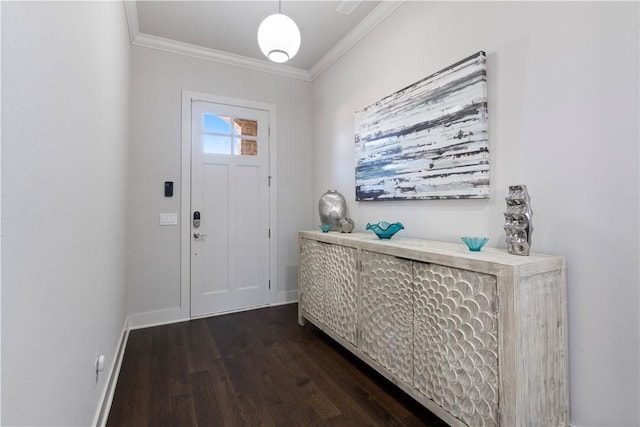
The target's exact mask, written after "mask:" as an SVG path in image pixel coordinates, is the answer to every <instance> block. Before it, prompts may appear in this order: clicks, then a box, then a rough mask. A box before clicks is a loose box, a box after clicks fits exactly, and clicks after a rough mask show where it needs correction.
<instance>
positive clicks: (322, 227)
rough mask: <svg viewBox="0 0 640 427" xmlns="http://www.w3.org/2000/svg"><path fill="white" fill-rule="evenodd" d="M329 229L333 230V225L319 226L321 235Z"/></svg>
mask: <svg viewBox="0 0 640 427" xmlns="http://www.w3.org/2000/svg"><path fill="white" fill-rule="evenodd" d="M331 228H333V224H320V230H322V232H323V233H327V232H328V231H330V230H331Z"/></svg>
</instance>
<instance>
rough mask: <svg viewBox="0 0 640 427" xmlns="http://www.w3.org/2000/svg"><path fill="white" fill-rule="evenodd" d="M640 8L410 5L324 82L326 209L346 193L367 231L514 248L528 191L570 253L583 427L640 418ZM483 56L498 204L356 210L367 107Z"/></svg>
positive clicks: (552, 240)
mask: <svg viewBox="0 0 640 427" xmlns="http://www.w3.org/2000/svg"><path fill="white" fill-rule="evenodd" d="M638 12H639V8H638V3H637V2H635V3H624V4H621V3H618V4H616V3H608V2H606V3H591V2H586V3H581V2H569V3H552V2H541V3H528V2H511V3H509V2H499V3H493V2H491V3H490V2H475V3H462V2H407V3H405V4H404V5H403V6H401V7H400V8H399V9H398V10H397V11H396V12H395V13H394V14H393V15H391V16H390V17H389V18H388V19H387V20H386V21H385V22H383V23H382V24H381V25H380V26H379V27H377V28H376V29H375V30H374V31H373V32H371V33H370V34H369V35H368V36H367V37H366V38H364V39H363V40H362V41H360V42H359V43H358V44H357V45H356V46H355V47H354V48H353V49H352V50H351V51H349V52H348V53H347V54H346V55H344V56H343V57H342V58H341V59H340V60H339V61H338V62H337V63H335V64H334V65H333V66H332V67H331V68H330V69H329V70H327V71H326V72H325V73H323V74H322V75H321V76H320V77H318V78H317V79H316V80H315V81H314V82H313V85H312V89H313V94H312V99H313V201H312V204H315V203H316V202H317V199H318V198H319V197H320V195H321V194H322V193H323V192H324V191H325V190H326V189H328V188H335V189H337V190H338V191H340V192H342V193H343V194H344V195H345V197H346V198H347V205H348V214H349V215H350V216H351V217H352V218H353V219H354V220H355V223H356V228H357V230H360V231H362V230H364V225H365V224H366V223H367V222H377V221H380V220H387V221H401V222H402V223H403V224H404V225H405V227H406V229H405V230H404V231H402V232H401V233H402V235H404V236H407V237H419V238H426V239H434V240H445V241H452V242H458V241H459V236H463V235H484V236H489V237H490V238H491V240H490V242H489V246H492V245H493V246H498V247H502V248H504V247H505V243H504V232H503V230H502V225H503V223H504V218H503V215H502V212H503V211H504V209H505V206H506V205H505V202H504V197H505V195H506V192H507V187H508V186H509V185H512V184H526V185H527V186H528V188H529V192H530V194H531V197H532V205H533V210H534V216H533V223H534V227H535V230H534V233H533V250H534V251H535V252H541V253H551V254H558V255H564V256H566V258H567V265H568V282H569V283H568V286H569V321H570V337H569V338H570V372H571V421H572V424H573V425H575V426H604V425H610V426H623V425H638V423H639V418H638V400H639V397H638V390H639V382H638V368H639V359H638V337H639V334H638V323H639V319H638V299H639V295H638V282H639V276H638V260H639V251H638V237H639V233H638V218H639V212H638V202H639V200H638V195H639V185H638V184H639V183H638V181H639V176H638V163H639V162H638V159H639V152H638V145H639V144H638V141H639V119H638V117H639V113H640V111H639V107H638V103H639V101H638V93H639V84H638V76H639V69H638V62H639V58H638V51H639V44H638V43H639V41H638V40H639V34H638V15H639V13H638ZM479 50H484V51H486V53H487V58H488V61H487V68H488V71H487V73H488V90H489V94H488V95H489V98H488V103H489V117H490V121H489V137H490V151H491V153H490V155H491V189H492V190H491V192H492V194H491V198H490V199H488V200H450V201H444V200H433V201H407V202H359V203H356V202H355V191H354V143H353V121H354V111H356V110H358V109H361V108H363V107H365V106H367V105H369V104H371V103H373V102H375V101H377V100H379V99H380V98H382V97H383V96H386V95H388V94H391V93H392V92H395V91H396V90H399V89H401V88H403V87H405V86H407V85H409V84H411V83H413V82H415V81H417V80H419V79H421V78H423V77H425V76H428V75H430V74H432V73H433V72H435V71H438V70H440V69H442V68H444V67H446V66H448V65H449V64H452V63H454V62H456V61H457V60H460V59H462V58H465V57H466V56H468V55H470V54H473V53H475V52H477V51H479ZM314 206H315V205H314ZM317 223H319V218H318V214H317V213H315V212H314V224H317Z"/></svg>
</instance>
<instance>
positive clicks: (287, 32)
mask: <svg viewBox="0 0 640 427" xmlns="http://www.w3.org/2000/svg"><path fill="white" fill-rule="evenodd" d="M281 6H282V0H279V1H278V13H274V14H273V15H270V16H267V17H266V18H265V19H264V21H262V23H261V24H260V27H258V45H259V46H260V50H261V51H262V53H264V54H265V56H266V57H267V58H269V59H270V60H271V61H273V62H280V63H282V62H287V61H288V60H290V59H291V58H293V57H294V56H295V55H296V53H298V49H299V48H300V30H298V26H297V25H296V23H295V22H293V19H291V18H289V17H288V16H287V15H283V14H282V13H280V9H281Z"/></svg>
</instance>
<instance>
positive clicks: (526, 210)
mask: <svg viewBox="0 0 640 427" xmlns="http://www.w3.org/2000/svg"><path fill="white" fill-rule="evenodd" d="M505 200H506V202H507V210H506V212H505V213H504V219H505V224H504V231H505V232H506V234H507V251H509V253H510V254H514V255H529V250H530V249H531V233H533V225H532V223H531V216H532V215H533V212H532V211H531V203H530V201H531V199H530V197H529V193H528V192H527V186H526V185H511V186H509V193H508V194H507V197H506V198H505Z"/></svg>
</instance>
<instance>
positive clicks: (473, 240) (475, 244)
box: [462, 237, 489, 252]
mask: <svg viewBox="0 0 640 427" xmlns="http://www.w3.org/2000/svg"><path fill="white" fill-rule="evenodd" d="M462 241H463V242H464V243H465V244H466V245H467V247H468V248H469V250H470V251H472V252H480V249H482V247H483V246H484V244H485V243H487V242H488V241H489V238H488V237H462Z"/></svg>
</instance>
